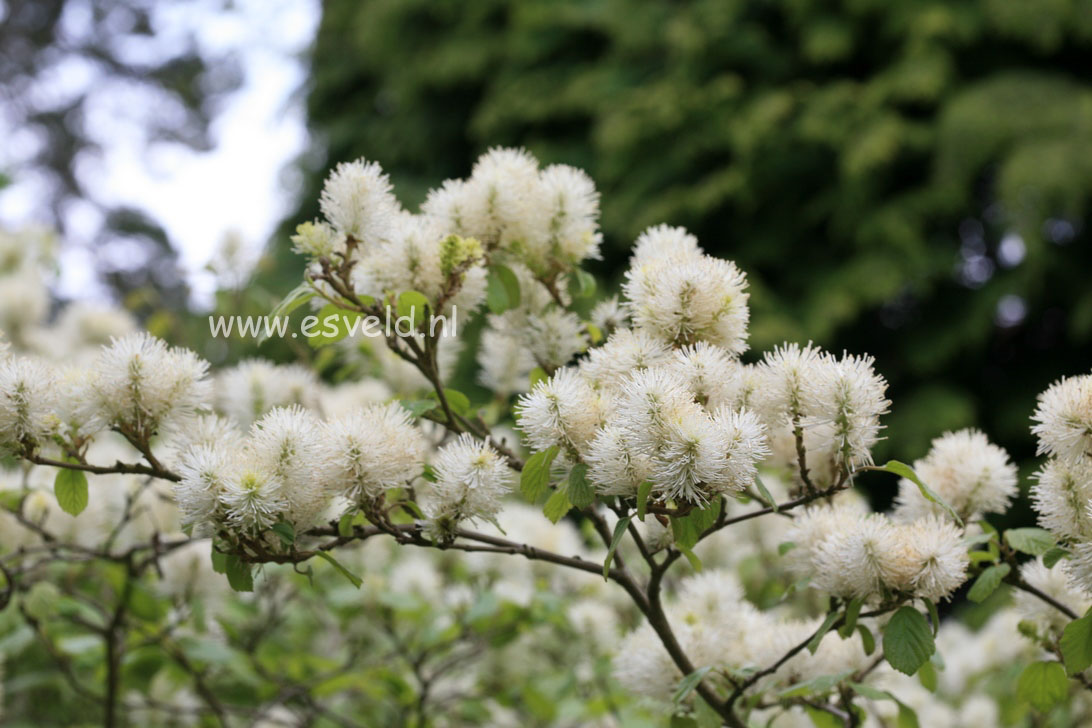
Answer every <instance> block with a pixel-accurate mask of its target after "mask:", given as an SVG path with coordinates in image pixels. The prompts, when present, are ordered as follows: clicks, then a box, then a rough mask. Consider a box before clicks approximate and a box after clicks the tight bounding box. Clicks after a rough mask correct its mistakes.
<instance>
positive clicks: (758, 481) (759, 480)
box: [755, 473, 778, 513]
mask: <svg viewBox="0 0 1092 728" xmlns="http://www.w3.org/2000/svg"><path fill="white" fill-rule="evenodd" d="M755 487H756V488H758V493H759V495H761V496H762V497H763V498H765V499H766V502H767V503H769V504H770V507H771V508H773V512H774V513H777V508H778V506H777V501H776V500H774V497H773V496H772V495H770V491H769V490H767V489H766V484H765V483H763V482H762V478H760V477H758V474H757V473H756V474H755Z"/></svg>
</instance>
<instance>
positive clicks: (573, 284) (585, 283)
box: [569, 268, 595, 298]
mask: <svg viewBox="0 0 1092 728" xmlns="http://www.w3.org/2000/svg"><path fill="white" fill-rule="evenodd" d="M569 295H571V296H572V297H573V298H589V297H591V296H594V295H595V276H593V275H592V274H591V273H589V272H587V271H586V270H581V269H580V268H577V269H576V270H574V271H573V272H572V273H571V274H570V275H569Z"/></svg>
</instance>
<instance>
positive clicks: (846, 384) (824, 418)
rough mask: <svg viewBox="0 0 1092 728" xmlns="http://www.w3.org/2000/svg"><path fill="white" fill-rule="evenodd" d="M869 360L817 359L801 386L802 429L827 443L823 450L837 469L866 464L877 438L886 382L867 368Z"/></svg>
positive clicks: (886, 404)
mask: <svg viewBox="0 0 1092 728" xmlns="http://www.w3.org/2000/svg"><path fill="white" fill-rule="evenodd" d="M874 361H875V360H874V359H873V358H872V357H870V356H863V357H859V356H852V355H850V354H843V355H842V358H841V359H835V358H834V357H833V356H831V355H829V354H828V355H825V356H822V357H820V358H819V360H818V362H817V363H816V364H815V365H814V366H813V367H812V372H811V374H810V376H809V378H808V379H807V380H806V381H805V382H804V400H805V401H804V411H805V412H806V413H807V416H806V417H805V418H804V419H803V421H802V422H801V426H802V427H804V428H814V429H816V430H818V431H819V432H820V433H822V435H823V437H824V439H826V440H827V444H826V447H825V448H824V449H827V450H830V451H832V452H834V453H836V454H837V457H838V459H839V461H840V462H841V463H844V464H846V465H848V466H851V467H852V466H857V465H863V464H868V463H871V462H872V446H873V445H874V444H876V441H877V440H879V437H880V427H881V426H880V415H882V414H884V413H886V412H887V408H888V407H889V406H890V404H891V402H890V401H889V400H888V399H887V398H886V397H885V396H884V394H885V392H886V391H887V382H886V381H885V380H884V378H883V377H881V376H880V375H878V374H877V373H876V372H875V371H874V370H873V368H872V364H873V362H874Z"/></svg>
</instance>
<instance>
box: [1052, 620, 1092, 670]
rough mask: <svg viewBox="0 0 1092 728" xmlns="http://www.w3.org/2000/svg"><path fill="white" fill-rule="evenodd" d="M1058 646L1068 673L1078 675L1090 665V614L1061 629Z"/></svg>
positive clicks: (1091, 661)
mask: <svg viewBox="0 0 1092 728" xmlns="http://www.w3.org/2000/svg"><path fill="white" fill-rule="evenodd" d="M1059 647H1060V648H1061V651H1062V660H1064V661H1065V669H1066V671H1067V672H1068V673H1069V674H1070V675H1078V674H1080V673H1082V672H1084V671H1085V670H1087V669H1088V668H1089V667H1092V614H1086V615H1085V616H1083V617H1081V618H1080V619H1074V620H1073V621H1072V622H1070V623H1069V624H1067V625H1066V626H1065V629H1064V630H1062V639H1061V641H1060V642H1059Z"/></svg>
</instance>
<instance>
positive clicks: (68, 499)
mask: <svg viewBox="0 0 1092 728" xmlns="http://www.w3.org/2000/svg"><path fill="white" fill-rule="evenodd" d="M53 493H54V495H56V496H57V504H58V505H59V506H60V507H61V510H63V511H64V512H65V513H68V514H69V515H72V516H78V515H80V514H81V513H83V509H84V508H87V476H86V475H85V474H84V472H83V471H82V470H70V469H68V468H62V469H60V470H58V471H57V477H56V478H55V479H54V481H53Z"/></svg>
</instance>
